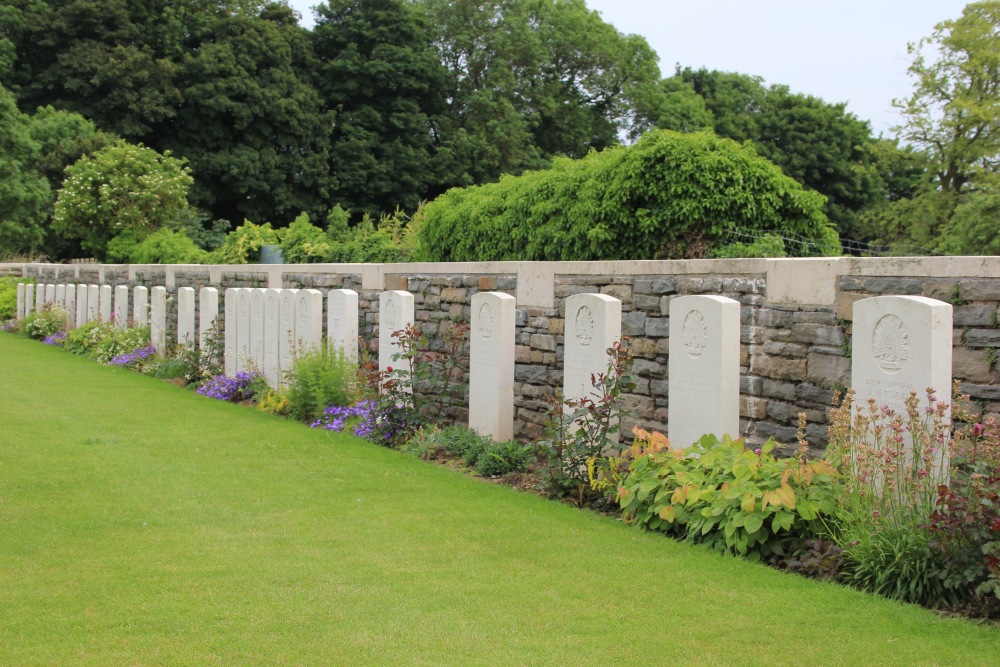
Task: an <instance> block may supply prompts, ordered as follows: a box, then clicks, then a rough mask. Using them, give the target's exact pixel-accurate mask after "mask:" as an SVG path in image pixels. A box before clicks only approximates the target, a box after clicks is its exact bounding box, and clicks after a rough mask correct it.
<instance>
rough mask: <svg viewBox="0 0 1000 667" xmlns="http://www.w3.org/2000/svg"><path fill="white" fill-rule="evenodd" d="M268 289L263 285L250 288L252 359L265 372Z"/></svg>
mask: <svg viewBox="0 0 1000 667" xmlns="http://www.w3.org/2000/svg"><path fill="white" fill-rule="evenodd" d="M266 292H267V290H266V289H264V288H261V287H257V288H255V289H252V290H250V361H251V362H252V364H253V369H254V370H255V371H257V372H258V373H260V374H261V375H263V374H264V317H265V315H266V312H265V303H266V302H265V300H264V296H265V294H266Z"/></svg>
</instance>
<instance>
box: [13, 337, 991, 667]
mask: <svg viewBox="0 0 1000 667" xmlns="http://www.w3.org/2000/svg"><path fill="white" fill-rule="evenodd" d="M0 369H2V371H0V388H2V399H0V406H2V407H0V665H270V664H280V665H325V664H331V665H356V664H375V665H387V664H407V665H410V664H414V665H421V664H422V665H444V664H454V665H474V664H489V665H528V664H544V665H610V664H615V665H642V664H650V665H664V664H671V663H677V664H685V665H766V664H842V665H861V664H879V665H907V666H912V665H936V664H950V665H994V666H995V665H997V664H1000V631H998V630H997V629H994V628H990V627H983V626H976V625H973V624H971V623H968V622H964V621H960V620H954V619H944V618H939V617H937V616H935V615H934V614H932V613H930V612H927V611H924V610H922V609H919V608H917V607H913V606H907V605H902V604H896V603H892V602H889V601H886V600H882V599H878V598H874V597H871V596H866V595H863V594H861V593H858V592H855V591H852V590H848V589H845V588H841V587H838V586H833V585H826V584H822V583H818V582H814V581H809V580H806V579H803V578H799V577H796V576H793V575H787V574H783V573H780V572H777V571H773V570H771V569H768V568H766V567H763V566H758V565H753V564H750V563H747V562H744V561H741V560H739V559H734V558H722V557H719V556H717V555H714V554H711V553H708V552H706V551H704V550H702V549H698V548H692V547H688V546H686V545H682V544H677V543H675V542H673V541H671V540H669V539H666V538H664V537H661V536H657V535H647V534H643V533H639V532H637V531H635V530H633V529H631V528H628V527H626V526H624V525H622V524H621V523H619V522H615V521H614V520H612V519H609V518H605V517H599V516H595V515H593V514H590V513H587V512H581V511H579V510H575V509H573V508H571V507H567V506H563V505H560V504H557V503H554V502H549V501H545V500H543V499H540V498H536V497H533V496H530V495H527V494H519V493H517V492H514V491H512V490H509V489H507V488H502V487H496V486H493V485H491V484H489V483H487V482H483V481H481V480H476V479H472V478H467V477H464V476H463V475H461V474H459V473H456V472H453V471H450V470H448V469H445V468H442V467H438V466H435V465H433V464H429V463H424V462H421V461H419V460H416V459H414V458H411V457H408V456H406V455H403V454H400V453H397V452H393V451H389V450H386V449H382V448H379V447H376V446H374V445H371V444H368V443H366V442H363V441H360V440H356V439H353V438H349V437H340V436H334V435H330V434H327V433H325V432H321V431H317V430H312V429H309V428H306V427H305V426H302V425H299V424H296V423H293V422H290V421H286V420H283V419H280V418H276V417H270V416H267V415H264V414H260V413H258V412H256V411H253V410H248V409H245V408H241V407H239V406H234V405H228V404H223V403H219V402H217V401H211V400H209V399H205V398H202V397H200V396H197V395H196V394H194V393H193V392H190V391H187V390H184V389H180V388H177V387H174V386H171V385H168V384H165V383H162V382H160V381H157V380H153V379H149V378H146V377H142V376H139V375H135V374H132V373H129V372H127V371H122V370H119V369H112V368H107V367H101V366H98V365H96V364H94V363H93V362H90V361H87V360H84V359H80V358H76V357H72V356H70V355H67V354H65V353H64V352H62V351H60V350H57V349H53V348H49V347H46V346H43V345H40V344H38V343H35V342H31V341H26V340H23V339H20V338H17V337H14V336H11V335H4V334H0Z"/></svg>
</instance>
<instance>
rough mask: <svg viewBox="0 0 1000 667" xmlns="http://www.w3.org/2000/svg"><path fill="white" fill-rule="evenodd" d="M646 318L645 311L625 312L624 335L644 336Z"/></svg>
mask: <svg viewBox="0 0 1000 667" xmlns="http://www.w3.org/2000/svg"><path fill="white" fill-rule="evenodd" d="M646 319H647V315H646V313H643V312H638V311H634V310H633V311H632V312H630V313H625V316H624V317H623V318H622V335H623V336H644V335H646Z"/></svg>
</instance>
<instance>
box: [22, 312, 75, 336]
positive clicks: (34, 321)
mask: <svg viewBox="0 0 1000 667" xmlns="http://www.w3.org/2000/svg"><path fill="white" fill-rule="evenodd" d="M68 322H69V315H67V314H66V311H65V310H63V309H62V308H59V307H58V306H53V305H52V304H45V305H44V306H42V309H41V310H35V311H32V312H30V313H28V315H26V316H25V318H24V319H23V320H21V333H23V334H24V335H25V336H27V337H28V338H34V339H36V340H43V339H45V338H48V337H49V336H52V335H54V334H57V333H60V332H62V331H65V330H66V325H67V323H68Z"/></svg>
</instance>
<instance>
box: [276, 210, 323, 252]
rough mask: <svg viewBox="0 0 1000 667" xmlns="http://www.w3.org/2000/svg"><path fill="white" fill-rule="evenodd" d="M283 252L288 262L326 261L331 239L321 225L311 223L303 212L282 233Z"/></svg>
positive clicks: (307, 215)
mask: <svg viewBox="0 0 1000 667" xmlns="http://www.w3.org/2000/svg"><path fill="white" fill-rule="evenodd" d="M281 253H282V257H283V259H284V261H285V262H287V263H288V264H307V263H311V262H325V261H327V258H328V257H329V256H330V241H329V239H328V238H327V236H326V232H324V231H323V230H322V229H320V228H319V227H316V226H315V225H312V224H310V223H309V214H308V213H303V214H301V215H300V216H299V217H297V218H295V220H294V221H293V222H292V224H290V225H289V226H288V228H287V229H285V230H284V231H283V232H282V233H281Z"/></svg>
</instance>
